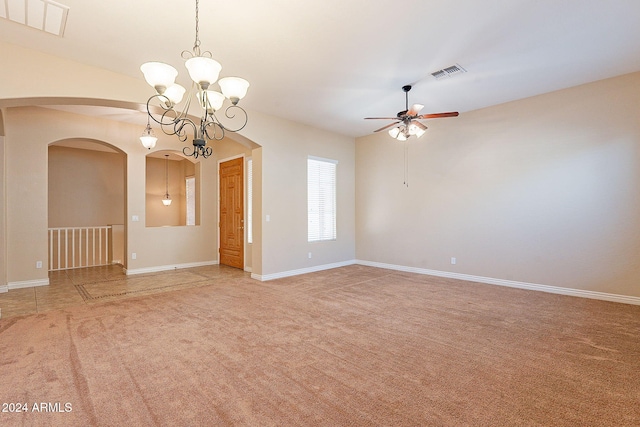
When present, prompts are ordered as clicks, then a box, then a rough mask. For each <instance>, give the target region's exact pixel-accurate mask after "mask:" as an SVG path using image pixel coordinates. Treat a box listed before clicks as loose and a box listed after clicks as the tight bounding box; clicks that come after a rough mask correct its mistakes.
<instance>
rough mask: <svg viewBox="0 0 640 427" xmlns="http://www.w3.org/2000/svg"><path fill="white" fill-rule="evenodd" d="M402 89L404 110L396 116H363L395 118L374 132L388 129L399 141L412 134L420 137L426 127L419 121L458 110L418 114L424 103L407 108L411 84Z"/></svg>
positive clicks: (437, 117) (385, 118)
mask: <svg viewBox="0 0 640 427" xmlns="http://www.w3.org/2000/svg"><path fill="white" fill-rule="evenodd" d="M402 90H403V91H404V93H405V110H403V111H400V112H399V113H398V114H397V115H396V117H365V120H396V121H395V122H394V123H391V124H389V125H387V126H383V127H381V128H380V129H376V130H375V131H374V132H380V131H381V130H385V129H389V128H391V129H389V135H391V137H392V138H395V139H397V140H399V141H406V140H407V138H409V137H410V136H412V135H415V136H416V138H420V137H421V136H422V135H424V133H425V131H426V130H427V127H426V126H425V125H424V124H423V123H421V122H420V120H422V119H439V118H442V117H457V116H458V112H457V111H452V112H450V113H433V114H419V113H420V110H422V108H424V105H421V104H413V105H412V106H411V108H409V91H410V90H411V85H406V86H402Z"/></svg>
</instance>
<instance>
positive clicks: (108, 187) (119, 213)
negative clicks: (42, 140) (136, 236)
mask: <svg viewBox="0 0 640 427" xmlns="http://www.w3.org/2000/svg"><path fill="white" fill-rule="evenodd" d="M125 167H126V157H125V156H124V155H123V154H121V153H107V152H104V151H93V150H84V149H77V148H67V147H57V146H49V161H48V184H49V193H48V201H49V210H48V223H49V227H52V228H53V227H90V226H104V225H112V224H124V221H125V216H124V204H125V199H126V198H125V192H124V190H125V185H124V176H125V173H124V170H125Z"/></svg>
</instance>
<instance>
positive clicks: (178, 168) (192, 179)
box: [145, 151, 200, 227]
mask: <svg viewBox="0 0 640 427" xmlns="http://www.w3.org/2000/svg"><path fill="white" fill-rule="evenodd" d="M199 192H200V163H197V162H192V161H190V160H188V159H186V158H185V157H183V156H182V155H181V154H178V153H176V152H174V151H155V152H153V153H151V154H148V155H147V157H146V200H145V207H146V209H145V210H146V217H145V220H146V226H147V227H170V226H191V225H200V197H199Z"/></svg>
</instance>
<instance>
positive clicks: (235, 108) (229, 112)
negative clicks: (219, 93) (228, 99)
mask: <svg viewBox="0 0 640 427" xmlns="http://www.w3.org/2000/svg"><path fill="white" fill-rule="evenodd" d="M236 112H238V113H240V117H239V120H242V121H243V122H242V126H240V127H238V128H235V129H232V128H230V127H229V126H222V125H220V126H221V127H223V128H224V129H225V130H228V131H229V132H239V131H241V130H242V129H244V127H245V126H246V125H247V122H248V121H249V116H248V115H247V112H246V111H245V110H244V108H242V107H240V106H239V105H229V106H228V107H227V109H226V110H225V111H224V115H225V116H226V117H227V118H228V119H235V118H236V114H235V113H236Z"/></svg>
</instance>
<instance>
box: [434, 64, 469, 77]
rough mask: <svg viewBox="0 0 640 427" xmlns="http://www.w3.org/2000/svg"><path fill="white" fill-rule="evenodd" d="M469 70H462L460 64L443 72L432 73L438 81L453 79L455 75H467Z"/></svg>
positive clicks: (444, 69)
mask: <svg viewBox="0 0 640 427" xmlns="http://www.w3.org/2000/svg"><path fill="white" fill-rule="evenodd" d="M466 72H467V70H465V69H464V68H462V67H461V66H460V64H455V65H452V66H450V67H447V68H443V69H442V70H438V71H434V72H433V73H431V75H432V76H433V77H435V78H436V80H440V79H445V78H447V77H453V75H454V74H461V73H466Z"/></svg>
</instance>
